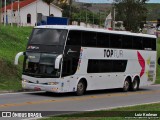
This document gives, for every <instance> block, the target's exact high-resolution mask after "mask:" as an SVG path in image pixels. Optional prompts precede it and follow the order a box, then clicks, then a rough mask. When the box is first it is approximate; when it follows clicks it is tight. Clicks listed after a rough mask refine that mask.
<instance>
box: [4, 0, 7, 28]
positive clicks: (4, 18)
mask: <svg viewBox="0 0 160 120" xmlns="http://www.w3.org/2000/svg"><path fill="white" fill-rule="evenodd" d="M6 15H7V14H6V0H5V1H4V26H6Z"/></svg>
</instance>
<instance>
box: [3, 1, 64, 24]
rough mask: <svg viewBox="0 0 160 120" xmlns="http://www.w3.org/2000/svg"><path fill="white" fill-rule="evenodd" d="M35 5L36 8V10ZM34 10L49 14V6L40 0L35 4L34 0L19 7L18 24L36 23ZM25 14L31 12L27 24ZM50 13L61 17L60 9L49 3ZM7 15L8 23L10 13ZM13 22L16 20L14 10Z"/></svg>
mask: <svg viewBox="0 0 160 120" xmlns="http://www.w3.org/2000/svg"><path fill="white" fill-rule="evenodd" d="M36 7H37V10H36ZM36 11H37V13H42V14H43V15H45V16H49V6H48V5H47V4H46V3H44V2H42V0H38V2H37V4H36V2H33V3H31V4H29V5H27V6H25V7H23V8H21V9H20V24H21V25H22V26H35V24H36V17H37V16H36ZM27 14H31V24H27ZM50 14H53V15H54V16H55V17H62V11H61V10H60V9H59V8H57V7H55V6H54V5H51V7H50ZM8 15H9V17H8V18H9V21H8V22H9V23H10V22H11V21H10V20H11V17H10V16H11V13H10V12H9V13H8ZM2 21H3V14H2ZM13 22H14V23H17V22H18V12H17V11H16V12H15V16H14V17H13Z"/></svg>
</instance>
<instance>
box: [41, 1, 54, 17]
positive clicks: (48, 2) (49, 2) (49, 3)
mask: <svg viewBox="0 0 160 120" xmlns="http://www.w3.org/2000/svg"><path fill="white" fill-rule="evenodd" d="M43 1H44V2H46V3H47V4H48V6H49V16H50V5H51V3H52V2H53V1H54V0H43Z"/></svg>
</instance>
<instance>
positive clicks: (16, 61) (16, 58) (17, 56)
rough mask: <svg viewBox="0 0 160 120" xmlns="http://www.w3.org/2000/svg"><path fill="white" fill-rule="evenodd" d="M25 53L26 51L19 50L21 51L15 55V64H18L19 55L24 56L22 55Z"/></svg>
mask: <svg viewBox="0 0 160 120" xmlns="http://www.w3.org/2000/svg"><path fill="white" fill-rule="evenodd" d="M24 54H25V52H19V53H17V55H16V57H15V60H14V64H15V65H18V60H19V57H20V56H22V55H24Z"/></svg>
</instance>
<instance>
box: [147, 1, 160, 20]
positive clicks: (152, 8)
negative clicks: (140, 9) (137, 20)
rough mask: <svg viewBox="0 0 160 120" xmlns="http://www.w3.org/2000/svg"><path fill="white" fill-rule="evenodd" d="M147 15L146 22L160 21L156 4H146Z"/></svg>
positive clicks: (158, 5)
mask: <svg viewBox="0 0 160 120" xmlns="http://www.w3.org/2000/svg"><path fill="white" fill-rule="evenodd" d="M146 6H147V10H148V14H147V20H148V21H152V20H157V19H160V4H158V3H148V4H146Z"/></svg>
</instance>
